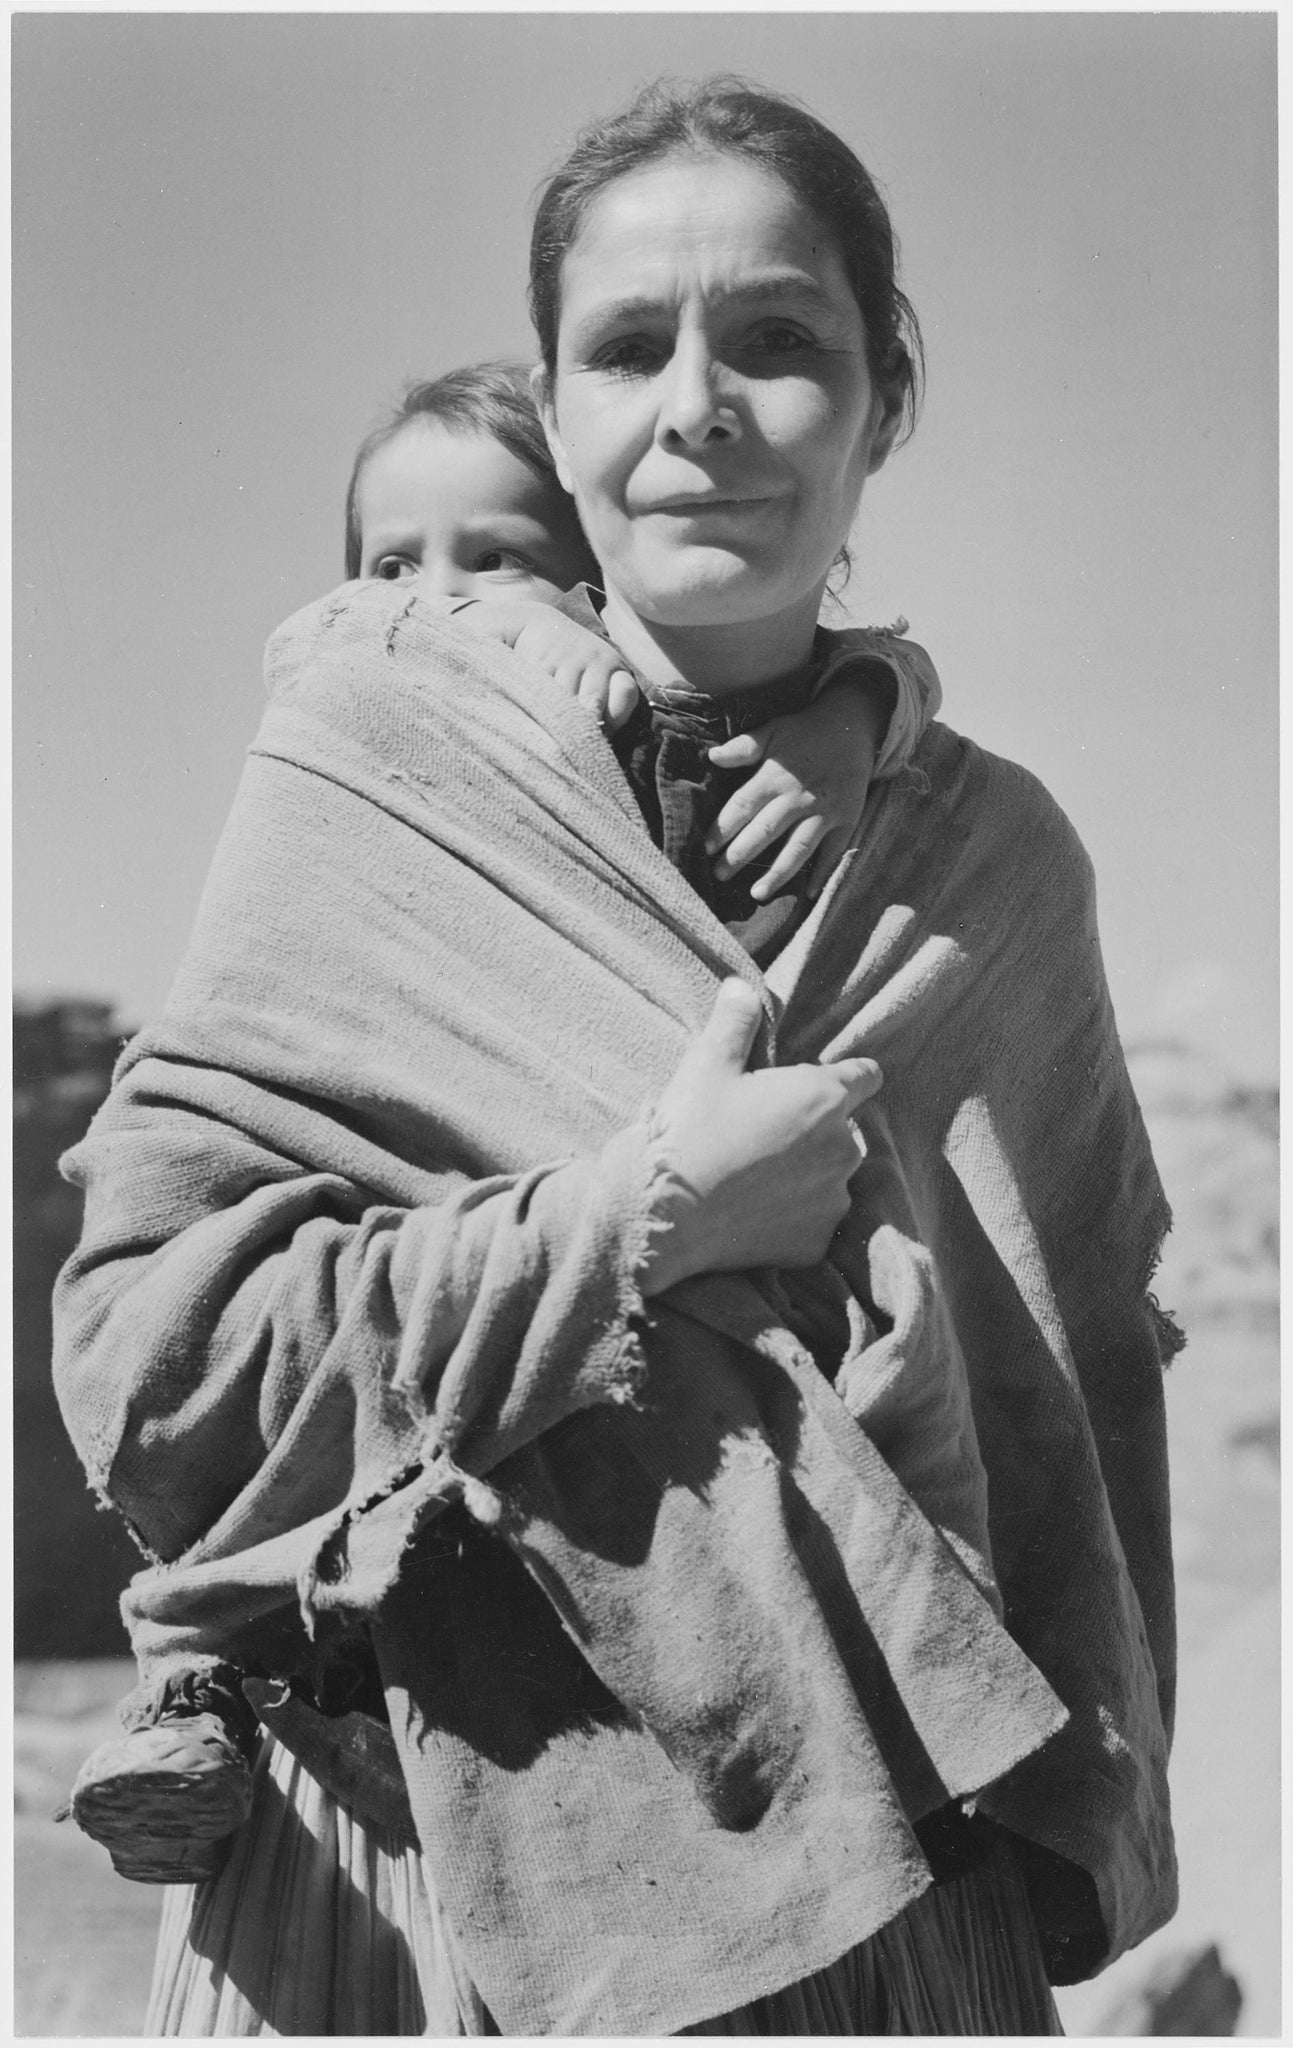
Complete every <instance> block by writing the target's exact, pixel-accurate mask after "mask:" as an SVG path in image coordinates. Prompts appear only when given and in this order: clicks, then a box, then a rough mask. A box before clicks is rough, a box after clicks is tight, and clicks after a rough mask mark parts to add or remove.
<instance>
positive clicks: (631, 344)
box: [597, 337, 663, 377]
mask: <svg viewBox="0 0 1293 2048" xmlns="http://www.w3.org/2000/svg"><path fill="white" fill-rule="evenodd" d="M662 353H663V351H662V350H661V348H660V347H659V345H658V344H657V343H654V342H649V341H643V340H640V339H638V338H636V337H633V338H626V339H625V340H623V341H612V342H608V344H607V346H606V347H605V348H604V349H601V350H599V351H598V355H597V368H598V369H599V370H609V371H611V372H612V373H613V374H614V375H616V376H619V377H648V376H650V374H651V372H652V371H653V370H654V369H655V367H656V365H657V364H658V363H659V361H660V358H661V355H662Z"/></svg>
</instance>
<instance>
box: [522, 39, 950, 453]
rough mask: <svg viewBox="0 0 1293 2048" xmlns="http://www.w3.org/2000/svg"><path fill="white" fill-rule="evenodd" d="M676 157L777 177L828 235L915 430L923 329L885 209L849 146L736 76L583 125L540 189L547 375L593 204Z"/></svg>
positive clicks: (658, 93) (536, 281)
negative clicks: (726, 161)
mask: <svg viewBox="0 0 1293 2048" xmlns="http://www.w3.org/2000/svg"><path fill="white" fill-rule="evenodd" d="M680 154H688V155H699V156H706V155H709V156H716V155H717V156H735V157H741V158H743V159H744V160H745V161H746V162H747V163H751V164H755V165H757V166H758V167H759V168H760V169H762V170H765V171H770V172H771V173H772V174H773V175H774V176H775V177H778V178H780V179H781V181H782V183H783V184H785V185H786V186H788V187H789V189H790V190H791V191H792V192H793V193H794V194H795V196H796V198H797V199H799V200H800V201H801V202H802V204H803V205H804V206H806V207H807V208H808V210H809V212H810V213H812V214H813V215H814V216H815V218H816V219H817V220H819V221H820V222H821V223H822V226H823V227H825V228H828V229H829V230H830V232H831V234H832V235H833V236H834V237H835V240H836V242H837V244H838V246H839V251H840V254H841V256H842V257H843V260H844V267H845V270H846V272H847V275H848V281H849V284H850V286H851V288H852V291H853V296H854V298H855V299H856V300H857V302H858V306H859V308H860V310H861V313H862V319H863V323H864V325H865V328H866V337H867V362H868V367H869V369H870V371H871V375H872V378H873V380H874V381H875V382H876V383H878V384H881V385H884V386H887V387H888V388H889V389H890V390H897V391H899V392H900V393H901V395H902V404H903V412H904V414H905V432H906V433H910V432H911V429H912V427H913V426H914V425H915V420H916V408H917V405H918V403H919V398H920V386H921V381H922V375H923V370H924V350H923V348H922V345H921V339H920V327H919V324H918V322H917V319H916V315H915V313H914V311H913V310H912V307H911V305H910V303H909V302H908V300H907V298H906V295H905V294H904V293H903V292H901V291H900V290H899V289H898V282H897V275H896V272H897V255H898V249H897V243H896V241H895V238H894V232H893V228H892V226H891V225H890V221H889V211H888V208H887V207H886V205H885V203H884V201H883V199H882V198H881V197H880V194H879V192H878V191H877V189H876V186H875V183H874V181H873V179H872V178H871V175H870V173H869V172H868V171H867V170H866V169H865V167H864V166H863V165H862V164H861V163H859V161H858V159H857V157H856V156H854V154H853V151H852V150H851V149H850V148H849V146H848V144H847V143H845V142H841V140H840V138H839V136H838V135H834V134H832V132H831V130H830V129H829V128H827V127H825V126H824V124H823V123H822V122H821V121H819V120H818V119H817V118H816V116H815V115H813V114H810V113H809V112H808V110H807V108H806V107H801V106H797V105H796V104H795V102H794V101H793V100H787V99H782V98H780V97H779V96H778V95H777V94H775V93H769V92H763V91H761V90H760V89H759V88H758V87H757V86H753V85H750V84H748V83H747V82H746V81H745V80H744V79H740V78H729V77H720V78H707V79H702V80H700V81H699V82H698V83H697V84H694V85H672V84H670V83H669V82H668V81H667V80H665V79H660V80H658V81H657V82H656V84H654V85H649V86H647V87H645V88H644V90H643V91H642V92H640V93H639V94H638V96H637V98H636V99H635V100H634V101H633V102H632V104H631V105H630V106H628V107H626V108H625V109H624V111H623V112H622V113H619V114H612V115H611V116H610V118H609V119H608V120H605V121H597V122H595V123H594V124H593V125H592V126H591V127H589V128H585V129H584V130H583V132H582V133H581V134H580V135H579V137H578V138H577V139H576V142H575V146H574V148H573V149H572V150H571V152H570V154H569V156H568V157H567V158H566V160H565V162H564V163H563V164H562V166H561V168H560V169H559V170H558V171H555V172H554V173H553V175H552V177H551V178H549V180H548V182H547V184H546V185H545V187H544V189H543V193H542V196H541V197H540V200H539V205H538V210H537V212H536V214H535V219H534V233H533V236H532V238H531V241H530V313H531V317H532V318H533V321H534V327H535V332H536V333H537V335H538V337H539V352H540V354H541V356H542V358H543V365H544V368H545V370H546V371H547V372H548V374H549V376H551V375H552V374H553V372H554V371H555V369H556V362H557V328H558V323H559V321H560V317H561V266H562V263H563V261H564V259H565V257H566V255H567V253H568V251H569V250H570V249H571V247H572V246H573V244H574V242H575V240H576V238H577V236H578V234H579V231H580V228H581V227H582V225H583V221H584V216H585V214H586V213H587V211H588V208H589V206H590V205H591V203H592V201H593V200H594V199H595V198H596V197H597V195H598V193H599V192H602V191H604V190H605V188H606V187H607V186H608V185H611V184H613V183H614V182H615V180H616V179H617V178H622V177H624V176H626V175H627V173H628V172H629V171H635V170H639V169H641V167H642V166H643V165H645V164H650V163H655V162H658V161H659V160H660V159H661V158H662V157H669V156H677V155H680Z"/></svg>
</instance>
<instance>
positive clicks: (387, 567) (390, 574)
mask: <svg viewBox="0 0 1293 2048" xmlns="http://www.w3.org/2000/svg"><path fill="white" fill-rule="evenodd" d="M371 573H372V574H373V575H374V576H376V577H379V578H380V580H381V581H382V582H383V583H402V582H404V580H405V579H406V577H409V576H416V575H417V573H418V569H417V563H416V562H411V561H410V560H409V558H408V556H407V555H383V556H382V557H381V558H380V560H379V561H378V562H377V563H376V564H375V565H374V567H373V569H372V572H371Z"/></svg>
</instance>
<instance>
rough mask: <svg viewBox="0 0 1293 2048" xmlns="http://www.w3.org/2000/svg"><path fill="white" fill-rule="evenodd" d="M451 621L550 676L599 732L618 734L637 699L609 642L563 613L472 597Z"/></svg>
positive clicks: (635, 689)
mask: <svg viewBox="0 0 1293 2048" xmlns="http://www.w3.org/2000/svg"><path fill="white" fill-rule="evenodd" d="M454 617H455V618H456V619H457V621H458V623H459V625H461V626H465V627H466V628H467V630H468V632H469V633H479V634H480V635H481V637H482V638H483V639H486V640H501V641H502V643H503V645H504V647H510V648H511V649H512V650H513V652H514V653H516V654H519V655H521V656H523V658H524V659H525V660H526V661H531V662H533V663H534V666H535V667H536V668H541V669H542V670H543V671H544V672H545V674H547V675H549V676H551V678H552V680H553V682H554V683H555V684H556V685H557V687H558V689H560V690H564V691H565V693H566V695H567V696H568V697H578V699H579V701H580V703H581V704H586V705H587V706H588V708H589V710H590V711H591V712H592V713H593V714H594V716H595V717H596V718H597V719H598V720H599V722H600V724H601V726H602V730H603V731H604V732H617V731H618V730H619V728H620V726H622V725H623V723H624V721H625V719H626V718H627V717H628V716H629V714H630V713H631V711H632V710H633V707H634V705H635V704H636V703H637V701H638V695H639V691H638V686H637V684H636V683H635V682H634V680H633V678H632V676H631V675H630V674H629V672H628V670H627V669H626V668H625V666H624V657H623V656H622V655H621V654H619V653H617V651H616V649H615V648H614V647H612V646H611V644H610V642H609V641H607V640H603V639H601V638H599V636H598V635H597V634H596V633H590V632H589V630H588V628H587V626H577V625H576V624H575V621H574V620H573V619H568V618H567V617H566V616H565V614H564V612H556V611H553V609H552V607H551V605H546V604H538V603H536V602H534V601H532V600H531V599H529V598H498V599H495V598H492V597H480V598H476V599H475V600H474V601H473V602H472V603H471V604H469V605H464V606H463V608H462V609H461V611H458V612H455V614H454Z"/></svg>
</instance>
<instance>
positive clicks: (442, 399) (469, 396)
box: [346, 363, 561, 578]
mask: <svg viewBox="0 0 1293 2048" xmlns="http://www.w3.org/2000/svg"><path fill="white" fill-rule="evenodd" d="M417 419H428V420H433V421H435V422H436V423H437V424H438V425H440V426H444V427H451V428H452V429H453V430H454V431H455V432H456V433H460V434H485V435H487V436H488V437H489V439H490V440H491V441H497V442H498V443H499V444H500V445H501V446H502V447H504V448H506V450H507V452H508V454H509V455H514V456H515V457H516V459H517V461H518V462H523V463H524V464H525V465H526V467H527V469H532V470H533V471H534V473H535V475H536V476H537V477H538V478H539V480H540V482H541V483H545V484H551V485H552V487H553V489H554V490H555V491H560V490H561V484H560V481H559V480H558V477H557V472H556V470H555V468H554V467H553V462H552V457H551V455H550V454H549V453H548V443H547V441H546V439H545V438H544V433H543V426H542V423H541V421H540V419H539V415H538V411H537V409H536V407H535V403H534V395H533V393H532V392H531V390H530V373H529V371H528V370H527V369H526V368H525V367H524V366H523V365H522V364H520V363H470V364H468V365H467V367H466V368H465V369H461V370H447V371H446V372H445V374H444V376H443V377H433V378H431V380H430V381H429V382H427V383H424V384H410V385H409V387H408V389H407V390H406V391H405V393H404V396H403V398H402V399H401V400H400V402H399V404H398V405H397V406H396V408H395V410H394V412H393V413H391V415H390V417H389V419H386V420H384V421H383V422H382V424H381V426H379V427H375V428H374V429H373V431H372V433H371V434H369V436H368V437H367V439H366V440H365V441H363V442H362V443H361V444H360V449H359V453H358V454H357V455H356V457H355V466H354V468H353V469H352V470H351V472H350V482H349V484H348V485H347V487H346V575H347V577H348V578H350V577H355V576H358V574H359V572H360V569H361V567H362V565H363V548H362V542H363V536H362V535H361V533H360V531H359V512H358V507H357V504H356V500H357V497H358V494H359V479H360V478H361V476H362V475H363V473H364V470H365V468H366V466H367V464H368V463H369V462H370V461H371V460H372V458H373V456H374V455H376V453H377V451H378V449H379V448H384V447H385V446H386V443H387V442H388V441H392V440H394V438H395V436H396V434H398V433H399V432H400V430H401V429H402V428H404V427H406V426H407V425H408V423H409V421H410V420H417Z"/></svg>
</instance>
